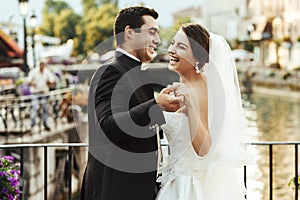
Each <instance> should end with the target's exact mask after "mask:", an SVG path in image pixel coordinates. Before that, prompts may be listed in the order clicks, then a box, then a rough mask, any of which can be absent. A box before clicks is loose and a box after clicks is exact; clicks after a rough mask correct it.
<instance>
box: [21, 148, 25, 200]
mask: <svg viewBox="0 0 300 200" xmlns="http://www.w3.org/2000/svg"><path fill="white" fill-rule="evenodd" d="M20 154H21V155H20V200H22V199H23V196H24V148H23V147H20Z"/></svg>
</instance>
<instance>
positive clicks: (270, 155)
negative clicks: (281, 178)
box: [269, 144, 273, 200]
mask: <svg viewBox="0 0 300 200" xmlns="http://www.w3.org/2000/svg"><path fill="white" fill-rule="evenodd" d="M269 170H270V200H272V199H273V145H272V144H269Z"/></svg>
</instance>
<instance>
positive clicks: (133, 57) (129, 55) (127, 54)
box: [116, 47, 141, 62]
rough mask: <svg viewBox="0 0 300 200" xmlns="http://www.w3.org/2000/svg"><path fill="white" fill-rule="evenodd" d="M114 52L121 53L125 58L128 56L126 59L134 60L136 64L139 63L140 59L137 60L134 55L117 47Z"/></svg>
mask: <svg viewBox="0 0 300 200" xmlns="http://www.w3.org/2000/svg"><path fill="white" fill-rule="evenodd" d="M116 51H118V52H121V53H123V54H125V55H126V56H128V57H130V58H132V59H134V60H136V61H138V62H141V61H140V59H138V58H137V57H135V56H134V55H132V54H130V53H128V51H125V50H124V49H122V48H120V47H117V48H116Z"/></svg>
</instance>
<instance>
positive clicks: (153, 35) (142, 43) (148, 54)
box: [131, 15, 161, 62]
mask: <svg viewBox="0 0 300 200" xmlns="http://www.w3.org/2000/svg"><path fill="white" fill-rule="evenodd" d="M143 19H144V22H145V23H144V24H143V25H142V26H141V28H140V30H135V32H134V34H133V38H132V40H131V43H132V44H131V46H132V48H133V52H132V53H133V54H135V56H136V57H137V58H138V59H140V60H141V62H147V61H150V60H152V59H153V57H154V53H155V49H156V48H157V46H158V45H159V44H160V43H161V41H160V38H159V29H158V25H157V22H156V20H155V19H154V18H153V17H152V16H150V15H144V16H143Z"/></svg>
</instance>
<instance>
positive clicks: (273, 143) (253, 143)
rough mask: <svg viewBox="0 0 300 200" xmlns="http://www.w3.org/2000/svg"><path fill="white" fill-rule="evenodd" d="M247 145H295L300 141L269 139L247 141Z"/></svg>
mask: <svg viewBox="0 0 300 200" xmlns="http://www.w3.org/2000/svg"><path fill="white" fill-rule="evenodd" d="M246 144H247V145H295V144H300V141H291V142H277V141H269V142H247V143H246Z"/></svg>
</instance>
